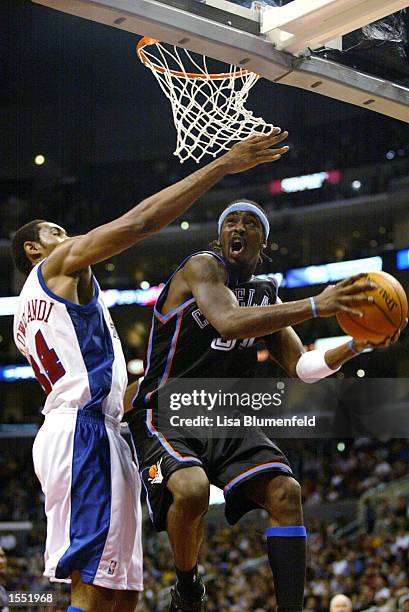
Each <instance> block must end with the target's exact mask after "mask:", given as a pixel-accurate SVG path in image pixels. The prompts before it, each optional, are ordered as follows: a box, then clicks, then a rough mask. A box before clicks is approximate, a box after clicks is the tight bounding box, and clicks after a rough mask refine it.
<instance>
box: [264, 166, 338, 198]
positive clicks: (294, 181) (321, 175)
mask: <svg viewBox="0 0 409 612" xmlns="http://www.w3.org/2000/svg"><path fill="white" fill-rule="evenodd" d="M341 178H342V174H341V172H340V170H329V171H328V172H315V173H314V174H305V175H303V176H292V177H289V178H285V179H279V180H275V181H271V183H270V185H269V190H270V193H271V194H272V195H278V194H279V193H295V192H296V191H310V190H311V189H321V187H322V186H323V185H324V183H328V184H330V185H337V184H338V183H340V182H341Z"/></svg>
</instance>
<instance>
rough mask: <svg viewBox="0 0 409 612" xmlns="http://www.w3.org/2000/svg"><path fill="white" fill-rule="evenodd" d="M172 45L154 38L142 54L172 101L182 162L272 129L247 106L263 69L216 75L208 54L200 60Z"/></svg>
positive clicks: (197, 160)
mask: <svg viewBox="0 0 409 612" xmlns="http://www.w3.org/2000/svg"><path fill="white" fill-rule="evenodd" d="M168 47H170V49H169V48H167V47H165V46H164V45H163V44H162V43H159V42H157V41H152V40H150V41H149V44H148V46H142V47H141V48H139V50H138V55H139V58H140V59H141V61H142V62H143V63H144V64H145V66H147V67H148V68H150V69H151V71H152V73H153V74H154V75H155V78H156V80H157V81H158V83H159V85H160V87H161V89H162V91H163V93H164V94H165V96H166V97H167V98H168V99H169V100H170V103H171V105H172V112H173V121H174V124H175V127H176V133H177V142H176V149H175V151H174V155H177V156H178V157H179V159H180V162H181V163H183V162H184V161H186V160H187V159H189V158H192V159H194V160H195V161H196V162H199V161H200V160H201V159H202V157H203V156H204V155H206V154H209V155H212V156H213V157H215V156H216V155H217V154H218V153H220V152H221V151H224V150H227V149H229V148H230V146H231V144H232V143H233V142H234V141H238V140H243V139H244V138H247V137H248V136H250V135H252V134H254V133H264V134H265V133H269V132H271V130H272V129H273V127H274V126H273V125H272V124H270V123H266V122H265V121H264V119H262V117H254V115H253V113H252V111H249V110H247V109H246V108H245V107H244V104H245V103H246V101H247V97H248V95H249V92H250V89H251V88H252V87H253V85H254V84H255V83H256V82H257V80H258V78H259V76H258V75H257V74H255V73H254V72H249V71H247V70H243V69H241V68H238V67H237V66H232V65H230V66H229V70H228V71H227V72H225V73H221V74H218V75H210V74H209V72H208V69H207V65H206V62H207V60H206V56H202V60H196V59H194V58H193V57H192V55H191V54H190V53H189V51H187V50H186V49H181V48H178V47H175V46H170V45H168Z"/></svg>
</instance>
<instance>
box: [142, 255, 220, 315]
mask: <svg viewBox="0 0 409 612" xmlns="http://www.w3.org/2000/svg"><path fill="white" fill-rule="evenodd" d="M195 255H212V256H213V257H214V258H215V259H217V260H218V261H219V262H220V263H222V264H223V265H224V266H225V261H224V259H223V258H222V257H221V256H220V255H218V254H217V253H214V252H213V251H197V252H196V253H192V254H191V255H188V256H187V257H186V258H185V259H184V260H183V261H182V262H181V263H180V264H179V265H178V267H177V268H176V270H175V271H174V273H173V274H172V276H171V277H170V278H169V279H168V280H167V281H166V283H165V286H164V287H163V289H162V291H161V292H160V295H159V297H158V299H157V300H156V304H155V306H154V307H153V313H154V316H155V317H156V318H157V319H158V320H159V321H160V322H161V323H167V322H168V321H169V320H170V319H171V318H172V317H174V316H175V315H177V314H178V313H179V312H181V311H182V310H184V309H185V308H186V307H187V306H190V304H193V302H194V301H195V298H194V297H191V298H189V299H188V300H186V301H184V302H182V304H179V306H177V307H176V308H174V309H173V310H171V311H170V312H168V313H167V314H166V315H164V314H162V313H161V312H159V310H158V307H159V308H160V306H161V304H162V303H163V301H164V299H165V298H166V295H167V292H168V289H169V287H170V283H171V282H172V279H173V277H174V276H175V274H176V273H177V272H179V270H181V269H182V268H183V266H185V265H186V263H187V262H188V261H189V259H191V258H192V257H194V256H195ZM227 280H228V279H227ZM226 284H227V281H226Z"/></svg>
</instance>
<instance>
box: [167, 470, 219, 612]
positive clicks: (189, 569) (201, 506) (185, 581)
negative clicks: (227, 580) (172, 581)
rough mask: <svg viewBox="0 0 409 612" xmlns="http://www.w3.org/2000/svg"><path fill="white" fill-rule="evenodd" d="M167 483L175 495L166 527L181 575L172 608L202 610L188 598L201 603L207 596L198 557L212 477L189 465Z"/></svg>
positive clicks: (178, 571) (176, 567)
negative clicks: (209, 477)
mask: <svg viewBox="0 0 409 612" xmlns="http://www.w3.org/2000/svg"><path fill="white" fill-rule="evenodd" d="M167 487H168V489H169V491H170V492H171V493H172V496H173V502H172V505H171V506H170V508H169V510H168V514H167V531H168V535H169V540H170V544H171V546H172V551H173V557H174V562H175V569H176V574H177V578H178V582H177V586H176V589H175V590H174V591H173V593H172V604H171V610H179V609H180V610H184V609H186V610H189V609H190V610H193V609H198V610H199V609H200V608H199V607H198V608H194V607H189V602H191V603H193V602H194V604H200V603H201V602H202V601H203V599H204V597H203V596H204V587H203V583H202V581H201V579H200V576H199V575H198V573H197V560H198V556H199V550H200V546H201V544H202V540H203V517H204V515H205V514H206V511H207V508H208V504H209V481H208V479H207V476H206V474H205V472H204V470H203V469H202V468H200V467H189V468H185V469H181V470H178V471H177V472H174V473H173V474H172V475H171V476H170V478H169V480H168V482H167ZM185 605H186V607H184V606H185Z"/></svg>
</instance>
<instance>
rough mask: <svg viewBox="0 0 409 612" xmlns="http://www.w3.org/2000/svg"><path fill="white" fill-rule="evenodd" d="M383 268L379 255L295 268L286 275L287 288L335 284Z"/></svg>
mask: <svg viewBox="0 0 409 612" xmlns="http://www.w3.org/2000/svg"><path fill="white" fill-rule="evenodd" d="M382 266H383V261H382V257H380V256H379V255H377V256H376V257H365V258H364V259H351V260H350V261H337V262H336V263H329V264H323V265H320V266H308V267H307V268H295V269H293V270H288V272H287V274H286V286H287V287H289V288H293V287H306V286H308V285H322V284H327V283H333V282H337V281H340V280H342V279H344V278H348V276H353V275H354V274H359V273H360V272H375V271H379V270H382Z"/></svg>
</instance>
